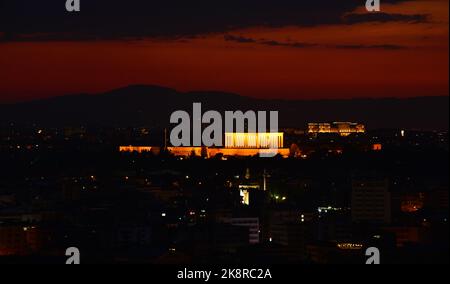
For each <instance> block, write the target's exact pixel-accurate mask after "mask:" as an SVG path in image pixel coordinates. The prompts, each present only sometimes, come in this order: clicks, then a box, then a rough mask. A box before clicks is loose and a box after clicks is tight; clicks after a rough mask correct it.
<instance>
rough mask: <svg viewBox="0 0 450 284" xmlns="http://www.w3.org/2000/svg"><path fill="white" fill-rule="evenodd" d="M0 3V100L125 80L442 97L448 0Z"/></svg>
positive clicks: (267, 94) (284, 92) (258, 91)
mask: <svg viewBox="0 0 450 284" xmlns="http://www.w3.org/2000/svg"><path fill="white" fill-rule="evenodd" d="M44 2H45V3H44ZM381 2H382V12H381V13H376V14H369V13H368V12H366V10H365V0H345V1H344V0H339V1H338V0H272V1H270V0H214V1H213V0H210V1H203V0H199V1H187V0H171V1H149V0H122V1H112V0H109V1H108V0H81V6H82V7H81V10H82V11H81V12H80V13H78V14H69V13H67V12H66V11H65V0H47V1H36V0H0V103H4V102H17V101H24V100H30V99H38V98H43V97H51V96H57V95H63V94H72V93H85V92H87V93H98V92H103V91H107V90H111V89H114V88H118V87H123V86H126V85H131V84H152V85H161V86H167V87H171V88H175V89H177V90H180V91H193V90H219V91H227V92H234V93H239V94H241V95H245V96H252V97H258V98H289V99H318V98H357V97H417V96H440V95H448V94H449V84H448V76H449V63H448V60H449V58H448V57H449V53H448V49H449V26H448V25H449V23H448V19H449V15H448V9H449V1H448V0H412V1H393V0H384V1H383V0H382V1H381Z"/></svg>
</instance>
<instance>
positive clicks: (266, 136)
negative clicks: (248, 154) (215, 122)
mask: <svg viewBox="0 0 450 284" xmlns="http://www.w3.org/2000/svg"><path fill="white" fill-rule="evenodd" d="M283 140H284V135H283V133H225V148H238V149H271V148H283V143H284V141H283Z"/></svg>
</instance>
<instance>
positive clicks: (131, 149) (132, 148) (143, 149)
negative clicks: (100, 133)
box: [119, 146, 155, 153]
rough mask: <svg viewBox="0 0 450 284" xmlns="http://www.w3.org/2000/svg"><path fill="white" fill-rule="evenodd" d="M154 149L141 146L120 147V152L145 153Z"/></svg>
mask: <svg viewBox="0 0 450 284" xmlns="http://www.w3.org/2000/svg"><path fill="white" fill-rule="evenodd" d="M153 148H155V147H141V146H120V147H119V151H120V152H137V153H145V152H151V151H152V149H153Z"/></svg>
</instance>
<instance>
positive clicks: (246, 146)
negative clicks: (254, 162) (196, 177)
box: [119, 133, 290, 158]
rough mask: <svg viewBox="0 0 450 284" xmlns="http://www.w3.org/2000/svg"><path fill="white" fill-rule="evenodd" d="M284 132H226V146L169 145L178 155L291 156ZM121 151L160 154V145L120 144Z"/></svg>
mask: <svg viewBox="0 0 450 284" xmlns="http://www.w3.org/2000/svg"><path fill="white" fill-rule="evenodd" d="M283 146H284V134H283V133H225V147H167V151H169V152H170V153H172V154H173V155H174V156H177V157H190V156H199V157H207V158H213V157H215V156H217V155H221V156H223V157H252V156H257V155H269V156H276V155H280V156H282V157H284V158H287V157H289V155H290V149H286V148H283ZM119 150H120V152H137V153H144V152H152V153H154V154H159V152H160V151H161V148H160V147H148V146H143V147H140V146H120V147H119Z"/></svg>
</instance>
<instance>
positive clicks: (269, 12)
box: [0, 0, 420, 41]
mask: <svg viewBox="0 0 450 284" xmlns="http://www.w3.org/2000/svg"><path fill="white" fill-rule="evenodd" d="M403 1H405V0H384V3H399V2H403ZM65 2H66V0H45V1H37V0H0V3H2V6H1V9H0V31H2V32H4V33H5V34H4V35H3V36H2V37H0V40H1V39H3V41H13V40H16V41H17V40H25V41H31V40H97V39H102V40H103V39H140V38H148V37H167V38H179V37H189V36H195V35H203V34H209V33H224V32H230V31H235V30H237V29H241V28H247V27H257V26H259V27H261V26H262V27H284V26H317V25H327V24H343V23H347V24H349V23H359V22H364V21H374V20H376V18H378V20H380V21H398V20H401V17H400V16H399V15H395V16H392V15H391V16H387V15H385V14H382V15H380V16H370V15H369V14H368V15H363V16H360V15H354V14H350V15H348V13H351V12H352V11H354V10H355V9H356V8H359V7H364V5H365V1H364V0H345V1H337V0H195V1H188V0H170V1H167V0H159V1H152V0H81V12H80V13H68V12H66V11H65ZM346 15H347V16H346ZM419 20H420V19H419ZM408 21H411V19H410V20H408Z"/></svg>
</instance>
